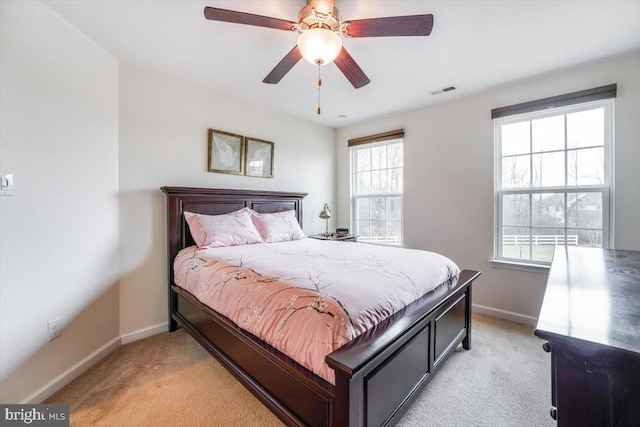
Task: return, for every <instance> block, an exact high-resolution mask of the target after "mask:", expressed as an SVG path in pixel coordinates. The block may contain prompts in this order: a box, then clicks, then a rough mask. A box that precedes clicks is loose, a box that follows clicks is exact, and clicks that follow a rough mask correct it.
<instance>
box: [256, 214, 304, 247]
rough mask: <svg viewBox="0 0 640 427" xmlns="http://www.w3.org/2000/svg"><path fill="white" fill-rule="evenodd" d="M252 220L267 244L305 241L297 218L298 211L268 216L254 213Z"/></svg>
mask: <svg viewBox="0 0 640 427" xmlns="http://www.w3.org/2000/svg"><path fill="white" fill-rule="evenodd" d="M251 219H252V220H253V223H254V224H255V226H256V228H257V229H258V232H259V233H260V236H261V237H262V240H263V241H264V242H266V243H274V242H287V241H290V240H299V239H304V232H303V231H302V228H300V224H299V223H298V219H297V218H296V211H284V212H276V213H268V214H259V213H256V212H252V213H251Z"/></svg>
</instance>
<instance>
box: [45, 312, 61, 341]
mask: <svg viewBox="0 0 640 427" xmlns="http://www.w3.org/2000/svg"><path fill="white" fill-rule="evenodd" d="M60 335H62V325H60V318H59V317H58V318H57V319H53V320H49V321H48V322H47V336H48V337H49V341H53V340H55V339H56V338H60Z"/></svg>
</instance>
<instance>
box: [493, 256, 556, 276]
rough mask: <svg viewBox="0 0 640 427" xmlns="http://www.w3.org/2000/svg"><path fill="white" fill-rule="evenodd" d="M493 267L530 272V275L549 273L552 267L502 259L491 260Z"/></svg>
mask: <svg viewBox="0 0 640 427" xmlns="http://www.w3.org/2000/svg"><path fill="white" fill-rule="evenodd" d="M489 262H490V263H491V266H493V267H496V268H504V269H507V270H519V271H528V272H529V273H540V274H547V273H549V269H550V268H551V266H550V265H541V264H529V263H526V262H517V261H506V260H502V259H490V260H489Z"/></svg>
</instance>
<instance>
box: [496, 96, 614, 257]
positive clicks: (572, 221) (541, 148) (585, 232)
mask: <svg viewBox="0 0 640 427" xmlns="http://www.w3.org/2000/svg"><path fill="white" fill-rule="evenodd" d="M614 90H615V89H614ZM614 93H615V92H614ZM570 95H571V94H570ZM534 102H536V101H534ZM521 105H524V104H521ZM494 111H496V110H494ZM494 125H495V140H496V165H495V171H496V177H495V188H496V191H495V206H496V230H495V235H496V237H495V242H496V243H495V257H496V259H497V260H502V261H511V262H520V263H533V264H543V265H544V264H549V263H550V262H551V259H552V257H553V252H554V249H555V248H556V247H557V246H564V245H574V246H587V247H604V248H607V247H609V245H610V243H611V242H610V227H609V221H610V206H611V201H610V198H611V194H610V188H611V176H612V166H611V159H612V145H613V141H612V140H613V137H612V134H613V99H599V100H596V101H588V102H581V103H579V104H575V105H569V106H563V107H556V108H552V109H545V110H542V111H533V112H526V113H523V114H518V115H511V116H507V117H501V118H497V119H495V121H494Z"/></svg>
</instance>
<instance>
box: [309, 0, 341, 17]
mask: <svg viewBox="0 0 640 427" xmlns="http://www.w3.org/2000/svg"><path fill="white" fill-rule="evenodd" d="M334 4H335V0H309V6H311V7H312V8H314V9H315V10H316V12H320V13H324V14H325V15H326V14H327V13H331V12H332V11H333V6H334Z"/></svg>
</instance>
